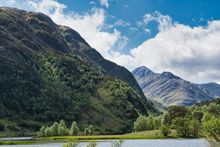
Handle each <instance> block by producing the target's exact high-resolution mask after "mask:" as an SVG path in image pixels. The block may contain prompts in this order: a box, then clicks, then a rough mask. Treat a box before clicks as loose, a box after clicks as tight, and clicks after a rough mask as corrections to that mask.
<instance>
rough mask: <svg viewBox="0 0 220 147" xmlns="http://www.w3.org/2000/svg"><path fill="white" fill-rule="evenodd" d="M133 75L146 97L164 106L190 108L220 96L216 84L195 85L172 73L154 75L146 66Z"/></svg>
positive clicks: (219, 88) (134, 71)
mask: <svg viewBox="0 0 220 147" xmlns="http://www.w3.org/2000/svg"><path fill="white" fill-rule="evenodd" d="M132 73H133V75H134V77H135V78H136V80H137V81H138V83H139V84H140V86H141V88H142V90H143V92H144V94H145V96H146V97H147V98H149V99H152V100H154V101H157V102H159V103H161V104H163V105H164V106H170V105H184V106H190V105H193V104H196V103H198V102H201V101H206V100H210V99H212V98H213V97H214V96H219V95H220V85H218V84H215V83H210V84H202V85H198V84H193V83H191V82H189V81H185V80H183V79H181V78H180V77H178V76H176V75H174V74H172V73H171V72H163V73H161V74H159V73H154V72H153V71H151V70H150V69H148V68H146V67H144V66H141V67H139V68H136V69H135V70H133V71H132Z"/></svg>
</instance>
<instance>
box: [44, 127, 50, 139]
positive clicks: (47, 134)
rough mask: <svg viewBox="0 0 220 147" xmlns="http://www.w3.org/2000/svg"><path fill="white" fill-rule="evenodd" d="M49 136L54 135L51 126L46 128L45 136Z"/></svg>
mask: <svg viewBox="0 0 220 147" xmlns="http://www.w3.org/2000/svg"><path fill="white" fill-rule="evenodd" d="M47 136H52V131H51V128H50V127H47V128H46V129H45V137H47Z"/></svg>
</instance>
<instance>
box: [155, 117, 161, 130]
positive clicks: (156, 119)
mask: <svg viewBox="0 0 220 147" xmlns="http://www.w3.org/2000/svg"><path fill="white" fill-rule="evenodd" d="M161 123H162V115H160V116H157V117H155V118H154V129H159V128H160V126H161Z"/></svg>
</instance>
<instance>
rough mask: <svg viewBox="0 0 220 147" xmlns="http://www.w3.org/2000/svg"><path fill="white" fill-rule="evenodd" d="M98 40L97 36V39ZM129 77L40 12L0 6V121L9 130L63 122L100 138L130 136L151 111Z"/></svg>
mask: <svg viewBox="0 0 220 147" xmlns="http://www.w3.org/2000/svg"><path fill="white" fill-rule="evenodd" d="M97 41H102V40H101V38H100V40H97ZM156 111H157V110H156V109H155V107H154V105H153V103H152V102H150V101H148V100H147V99H146V98H145V96H144V93H143V92H142V90H141V88H140V87H139V85H138V83H137V81H136V80H135V78H134V77H133V75H132V74H131V73H130V72H129V71H128V70H127V69H126V68H124V67H122V66H119V65H117V64H115V63H113V62H111V61H108V60H106V59H104V58H103V57H102V56H101V54H100V53H99V52H97V51H96V50H95V49H94V48H92V47H91V46H90V45H89V44H88V43H87V42H86V41H85V40H84V39H83V38H82V37H81V36H80V34H78V33H77V32H76V31H75V30H73V29H71V28H69V27H66V26H60V25H57V24H55V23H54V22H53V21H52V20H51V19H50V18H49V17H48V16H46V15H44V14H42V13H34V12H27V11H23V10H19V9H15V8H7V7H2V8H0V118H1V120H0V121H5V122H7V123H6V124H7V126H5V128H7V129H9V130H14V131H19V130H22V131H25V130H26V131H29V130H37V129H39V127H40V126H41V125H42V124H43V125H45V124H51V122H54V121H59V120H61V119H64V120H65V121H66V122H67V124H68V125H70V123H71V122H72V121H76V122H77V123H78V124H79V125H80V128H82V129H83V128H85V127H87V126H88V125H90V124H92V125H94V126H95V128H96V130H97V132H99V133H100V134H106V133H108V134H114V133H122V132H130V131H131V129H132V126H133V123H134V121H135V120H136V119H137V117H138V116H139V115H140V114H142V115H148V114H149V113H151V112H152V113H153V112H156Z"/></svg>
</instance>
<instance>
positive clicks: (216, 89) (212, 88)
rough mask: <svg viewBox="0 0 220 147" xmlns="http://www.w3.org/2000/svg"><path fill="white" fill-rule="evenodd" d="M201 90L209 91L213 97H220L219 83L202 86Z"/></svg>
mask: <svg viewBox="0 0 220 147" xmlns="http://www.w3.org/2000/svg"><path fill="white" fill-rule="evenodd" d="M199 86H200V87H201V88H203V89H205V90H207V91H208V92H209V94H210V95H211V96H212V97H219V96H220V85H219V84H217V83H206V84H200V85H199Z"/></svg>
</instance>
